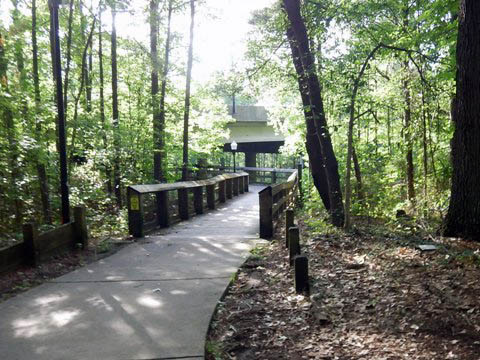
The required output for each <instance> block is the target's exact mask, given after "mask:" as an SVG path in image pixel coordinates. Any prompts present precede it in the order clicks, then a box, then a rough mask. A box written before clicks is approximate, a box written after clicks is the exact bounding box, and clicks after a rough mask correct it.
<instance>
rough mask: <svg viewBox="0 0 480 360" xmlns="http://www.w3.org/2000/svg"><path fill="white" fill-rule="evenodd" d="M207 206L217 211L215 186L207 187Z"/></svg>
mask: <svg viewBox="0 0 480 360" xmlns="http://www.w3.org/2000/svg"><path fill="white" fill-rule="evenodd" d="M207 206H208V208H209V209H210V210H215V184H213V185H207Z"/></svg>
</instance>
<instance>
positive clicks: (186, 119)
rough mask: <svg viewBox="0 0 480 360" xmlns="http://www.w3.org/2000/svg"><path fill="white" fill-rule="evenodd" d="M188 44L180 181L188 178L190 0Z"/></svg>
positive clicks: (192, 0)
mask: <svg viewBox="0 0 480 360" xmlns="http://www.w3.org/2000/svg"><path fill="white" fill-rule="evenodd" d="M190 18H191V21H190V44H189V46H188V64H187V80H186V86H185V112H184V116H183V164H182V180H183V181H185V180H187V177H188V122H189V117H190V85H191V80H192V65H193V29H194V27H195V0H190Z"/></svg>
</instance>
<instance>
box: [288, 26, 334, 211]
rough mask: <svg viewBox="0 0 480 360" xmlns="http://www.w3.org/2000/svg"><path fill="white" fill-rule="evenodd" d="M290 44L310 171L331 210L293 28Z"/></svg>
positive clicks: (316, 186)
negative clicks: (304, 125)
mask: <svg viewBox="0 0 480 360" xmlns="http://www.w3.org/2000/svg"><path fill="white" fill-rule="evenodd" d="M287 37H288V42H289V44H290V49H291V51H292V59H293V64H294V66H295V71H296V73H297V80H298V88H299V91H300V95H301V98H302V104H303V113H304V116H305V123H306V126H307V135H306V144H305V147H306V149H307V154H308V159H309V163H310V171H311V173H312V178H313V184H314V185H315V188H316V189H317V191H318V194H319V195H320V198H321V199H322V202H323V205H324V206H325V209H327V211H328V210H330V196H329V192H328V181H327V174H326V172H325V166H324V162H323V154H322V149H321V147H320V142H319V140H318V136H317V131H316V128H315V122H314V119H313V114H312V111H311V110H310V109H311V105H310V98H309V97H308V95H307V91H308V80H307V78H306V76H305V75H306V74H305V72H304V71H303V68H302V63H301V60H300V54H299V51H298V47H297V45H296V41H295V38H294V34H293V30H292V29H291V27H289V28H288V29H287Z"/></svg>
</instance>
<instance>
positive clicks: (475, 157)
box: [444, 0, 480, 240]
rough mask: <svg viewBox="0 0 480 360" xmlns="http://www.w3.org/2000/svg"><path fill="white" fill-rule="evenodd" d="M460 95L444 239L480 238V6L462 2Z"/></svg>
mask: <svg viewBox="0 0 480 360" xmlns="http://www.w3.org/2000/svg"><path fill="white" fill-rule="evenodd" d="M458 20H459V31H458V41H457V94H456V97H455V100H454V101H453V103H452V105H453V106H452V115H453V122H454V124H455V131H454V134H453V138H452V141H451V146H452V166H453V173H452V189H451V197H450V206H449V208H448V213H447V216H446V218H445V222H444V235H445V236H463V237H470V238H474V239H475V240H478V239H479V236H480V206H479V204H480V141H478V139H479V138H480V62H479V61H478V59H480V2H479V1H477V0H462V1H461V3H460V11H459V14H458Z"/></svg>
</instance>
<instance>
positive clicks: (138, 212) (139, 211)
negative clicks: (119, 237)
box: [127, 187, 144, 238]
mask: <svg viewBox="0 0 480 360" xmlns="http://www.w3.org/2000/svg"><path fill="white" fill-rule="evenodd" d="M127 206H128V232H129V233H130V235H132V236H133V237H136V238H141V237H143V236H144V232H143V223H144V213H143V201H142V194H140V193H139V192H137V191H135V190H133V189H132V188H131V187H129V188H128V190H127Z"/></svg>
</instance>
